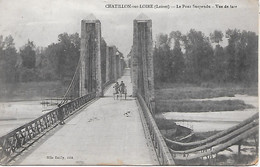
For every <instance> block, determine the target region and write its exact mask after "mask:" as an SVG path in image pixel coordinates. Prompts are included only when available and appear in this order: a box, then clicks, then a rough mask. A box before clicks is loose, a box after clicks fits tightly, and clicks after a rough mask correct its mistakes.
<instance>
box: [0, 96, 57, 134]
mask: <svg viewBox="0 0 260 167" xmlns="http://www.w3.org/2000/svg"><path fill="white" fill-rule="evenodd" d="M41 102H42V101H18V102H0V116H1V117H0V136H3V135H4V134H6V133H8V132H10V131H11V130H13V129H15V128H17V127H19V126H21V125H23V124H25V123H28V122H29V121H31V120H33V119H36V118H38V117H39V116H41V115H43V114H45V113H46V112H49V111H50V110H52V109H54V108H55V107H56V106H55V105H54V106H46V105H45V106H44V105H42V104H41Z"/></svg>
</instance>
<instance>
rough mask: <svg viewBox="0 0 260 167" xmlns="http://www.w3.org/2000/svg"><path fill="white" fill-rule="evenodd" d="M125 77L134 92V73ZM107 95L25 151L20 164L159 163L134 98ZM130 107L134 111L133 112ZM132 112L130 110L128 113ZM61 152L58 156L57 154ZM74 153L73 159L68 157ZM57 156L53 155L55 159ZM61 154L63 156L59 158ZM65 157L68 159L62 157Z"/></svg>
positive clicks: (128, 86)
mask: <svg viewBox="0 0 260 167" xmlns="http://www.w3.org/2000/svg"><path fill="white" fill-rule="evenodd" d="M121 80H123V81H124V82H125V83H126V85H127V89H128V92H129V93H130V94H131V93H132V89H131V88H132V85H131V83H130V76H129V75H124V76H123V77H122V78H121V79H119V81H121ZM112 92H113V89H112V86H110V88H109V89H108V90H107V92H106V93H105V97H104V98H101V99H98V100H97V101H95V102H94V103H93V104H91V105H90V106H88V107H86V108H85V109H83V111H80V113H79V114H78V115H76V116H75V117H74V118H73V119H71V120H69V121H67V122H66V124H65V125H63V126H62V127H61V126H60V127H59V128H60V129H59V128H58V130H56V132H55V133H54V132H51V134H48V135H47V136H46V139H43V140H42V141H41V143H38V144H36V145H35V146H34V148H31V149H29V150H28V153H25V154H24V155H22V157H20V158H19V160H17V161H16V162H15V163H16V164H19V165H65V164H66V165H123V164H124V165H127V164H129V165H130V164H132V165H134V164H135V165H144V164H146V165H148V164H157V162H156V160H155V158H154V156H153V155H154V153H153V151H152V150H151V149H150V148H149V146H148V144H147V141H146V138H145V135H144V132H143V127H142V123H141V119H140V116H139V111H138V107H137V104H136V101H135V99H134V98H131V97H127V100H114V99H113V96H112ZM129 111H130V112H129ZM127 112H129V113H128V114H125V113H127ZM55 156H57V157H55ZM69 157H72V158H73V159H68V158H69ZM52 158H53V159H52ZM59 158H61V159H59ZM62 158H64V159H62Z"/></svg>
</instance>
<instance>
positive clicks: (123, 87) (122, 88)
mask: <svg viewBox="0 0 260 167" xmlns="http://www.w3.org/2000/svg"><path fill="white" fill-rule="evenodd" d="M119 90H120V92H121V93H125V92H124V91H125V83H124V82H123V81H121V83H120V85H119Z"/></svg>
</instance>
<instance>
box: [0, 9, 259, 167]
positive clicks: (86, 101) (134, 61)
mask: <svg viewBox="0 0 260 167" xmlns="http://www.w3.org/2000/svg"><path fill="white" fill-rule="evenodd" d="M133 27H134V28H133V45H132V50H131V69H129V68H126V64H125V62H124V57H123V54H122V53H121V52H120V51H119V50H118V48H117V47H116V46H107V44H106V42H105V40H104V39H103V38H102V36H101V22H100V21H99V20H98V19H96V18H95V17H94V16H93V15H91V16H89V17H88V18H86V19H84V20H82V22H81V55H80V59H79V62H78V65H77V67H76V70H75V73H74V76H73V78H72V80H71V83H70V84H69V86H68V89H67V91H66V92H65V94H64V97H63V98H62V102H61V103H60V107H59V108H56V109H54V110H52V111H50V112H48V113H46V114H44V115H42V116H41V117H39V118H37V119H35V120H33V121H31V122H28V123H27V124H25V125H23V126H21V127H18V128H17V129H15V130H13V131H11V132H9V133H8V134H6V135H4V136H2V137H1V138H0V163H1V164H2V165H177V164H182V165H185V164H188V162H189V161H192V160H194V159H200V160H203V159H204V160H205V159H206V160H207V161H208V164H215V163H216V162H215V160H216V159H217V155H218V153H219V152H221V151H222V150H224V149H226V148H228V147H230V146H232V145H239V146H240V145H241V141H242V140H244V139H247V138H248V137H250V136H256V135H257V134H258V122H259V117H258V113H257V114H255V115H253V116H252V117H251V118H248V119H246V120H244V121H243V122H241V123H240V124H239V125H236V126H234V127H231V128H229V129H227V130H225V131H222V132H219V133H217V134H215V135H213V136H211V137H209V138H207V139H204V140H201V141H197V142H186V143H184V142H178V141H173V140H171V139H168V138H166V137H164V136H163V135H162V134H161V132H160V130H159V128H158V126H157V124H156V122H155V120H154V114H155V113H156V111H155V102H154V76H153V75H154V74H153V70H154V68H153V54H152V50H153V41H152V20H151V19H149V18H148V17H146V16H145V15H143V14H141V15H139V16H138V17H137V18H136V19H135V20H134V21H133ZM121 80H122V81H124V82H125V84H126V86H127V93H128V96H127V99H122V98H121V97H119V99H118V100H115V99H114V98H113V84H114V83H115V82H116V81H119V82H120V81H121ZM68 99H69V100H68ZM60 113H63V115H64V119H65V124H64V125H60V124H59V114H60ZM255 139H256V140H257V137H255ZM256 143H257V144H256V148H257V152H258V141H256Z"/></svg>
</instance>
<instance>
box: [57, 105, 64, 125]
mask: <svg viewBox="0 0 260 167" xmlns="http://www.w3.org/2000/svg"><path fill="white" fill-rule="evenodd" d="M58 119H59V121H60V125H64V124H65V122H64V112H63V109H62V107H61V104H58Z"/></svg>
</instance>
